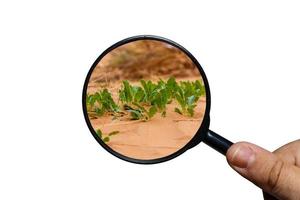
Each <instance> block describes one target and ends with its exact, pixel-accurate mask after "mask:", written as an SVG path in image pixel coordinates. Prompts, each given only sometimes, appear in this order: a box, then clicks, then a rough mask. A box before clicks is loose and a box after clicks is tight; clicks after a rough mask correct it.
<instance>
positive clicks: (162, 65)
mask: <svg viewBox="0 0 300 200" xmlns="http://www.w3.org/2000/svg"><path fill="white" fill-rule="evenodd" d="M85 106H86V113H87V116H88V120H89V123H90V126H91V127H92V129H93V134H94V136H95V137H96V139H97V140H98V141H100V143H101V145H103V146H105V148H106V149H108V150H109V151H110V152H112V153H113V154H116V155H118V156H124V157H126V158H132V159H138V160H152V159H160V158H164V157H167V156H170V155H172V154H176V152H178V151H180V149H182V148H184V147H185V146H186V145H187V144H188V143H189V142H190V141H191V140H192V139H193V138H194V137H195V135H196V134H197V133H198V130H199V128H200V126H201V123H202V121H203V118H204V114H205V109H206V92H205V85H204V81H203V79H202V77H201V74H200V72H199V69H198V67H197V65H196V64H195V63H194V62H193V61H192V60H191V58H190V56H189V55H187V54H186V53H185V52H184V51H182V50H181V49H179V48H178V47H176V46H174V45H172V44H169V43H167V42H165V41H159V40H153V39H140V40H136V41H131V42H129V43H126V44H123V45H120V46H117V47H114V48H112V49H111V51H109V52H108V53H106V54H105V55H103V56H102V57H101V56H100V59H99V60H98V61H97V63H96V64H95V67H94V68H93V69H92V71H91V74H90V77H89V81H88V85H87V88H86V100H85ZM198 134H199V133H198Z"/></svg>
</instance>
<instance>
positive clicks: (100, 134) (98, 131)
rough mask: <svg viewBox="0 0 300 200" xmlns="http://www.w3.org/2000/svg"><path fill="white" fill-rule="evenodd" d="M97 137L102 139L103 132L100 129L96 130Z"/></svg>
mask: <svg viewBox="0 0 300 200" xmlns="http://www.w3.org/2000/svg"><path fill="white" fill-rule="evenodd" d="M96 133H97V135H98V136H99V137H100V139H102V131H101V130H100V129H97V130H96Z"/></svg>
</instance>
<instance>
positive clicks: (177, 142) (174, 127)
mask: <svg viewBox="0 0 300 200" xmlns="http://www.w3.org/2000/svg"><path fill="white" fill-rule="evenodd" d="M197 78H198V79H199V76H198V77H191V78H182V79H177V80H196V79H197ZM153 79H154V81H155V78H152V81H153ZM102 84H103V83H102ZM133 84H134V83H133ZM120 85H121V84H120V83H119V82H117V83H110V84H108V85H106V86H105V87H106V88H108V90H109V91H110V92H112V94H113V98H114V100H115V101H116V102H118V97H117V92H118V89H119V88H120ZM100 87H103V85H99V83H95V82H94V83H93V82H91V83H90V84H89V87H88V93H93V92H95V91H97V88H100ZM177 106H178V105H177V103H176V102H175V101H173V102H172V103H171V104H168V105H167V116H166V117H161V115H160V114H159V113H158V114H156V115H155V116H154V117H153V118H151V119H150V120H149V121H147V122H143V121H140V120H130V119H129V116H128V115H127V116H126V115H125V116H124V117H120V118H117V119H113V117H112V116H109V115H106V116H102V117H99V118H96V119H93V118H90V121H91V124H92V126H93V128H94V129H95V130H96V129H100V130H102V132H103V133H104V136H105V135H106V134H107V133H109V132H112V131H119V133H118V134H117V135H114V136H112V137H110V142H108V143H107V145H108V146H109V147H110V148H112V149H113V150H115V151H117V152H118V153H121V154H122V155H125V156H127V157H131V158H135V159H142V160H147V159H156V158H161V157H165V156H168V155H170V154H172V153H174V152H176V151H177V150H179V149H181V148H182V147H184V146H185V145H186V144H187V143H188V142H189V141H190V140H191V139H192V138H193V136H194V135H195V133H196V132H197V130H198V129H199V127H200V125H201V122H202V119H203V116H204V112H205V106H206V99H205V97H201V98H200V100H199V101H198V104H197V107H196V108H195V115H194V116H193V117H188V116H183V115H180V114H178V113H176V112H174V108H175V107H177Z"/></svg>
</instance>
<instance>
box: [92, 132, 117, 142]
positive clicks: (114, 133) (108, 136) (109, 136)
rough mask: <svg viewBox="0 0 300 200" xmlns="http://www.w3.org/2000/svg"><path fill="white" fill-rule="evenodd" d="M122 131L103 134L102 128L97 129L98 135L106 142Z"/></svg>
mask: <svg viewBox="0 0 300 200" xmlns="http://www.w3.org/2000/svg"><path fill="white" fill-rule="evenodd" d="M119 132H120V131H112V132H110V133H109V134H107V136H105V137H104V136H103V133H102V131H101V130H100V129H97V130H96V133H97V135H98V136H99V137H100V139H101V140H102V141H103V142H105V143H108V142H109V141H110V138H111V137H112V136H114V135H117V134H118V133H119Z"/></svg>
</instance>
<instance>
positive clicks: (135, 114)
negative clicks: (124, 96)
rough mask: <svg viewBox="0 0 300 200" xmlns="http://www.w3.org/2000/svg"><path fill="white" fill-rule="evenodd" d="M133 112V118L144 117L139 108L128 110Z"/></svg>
mask: <svg viewBox="0 0 300 200" xmlns="http://www.w3.org/2000/svg"><path fill="white" fill-rule="evenodd" d="M128 111H129V112H130V114H131V119H133V120H138V119H141V118H142V114H141V112H140V111H138V110H128Z"/></svg>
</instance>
